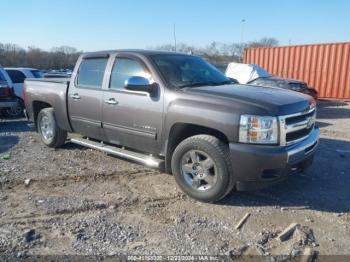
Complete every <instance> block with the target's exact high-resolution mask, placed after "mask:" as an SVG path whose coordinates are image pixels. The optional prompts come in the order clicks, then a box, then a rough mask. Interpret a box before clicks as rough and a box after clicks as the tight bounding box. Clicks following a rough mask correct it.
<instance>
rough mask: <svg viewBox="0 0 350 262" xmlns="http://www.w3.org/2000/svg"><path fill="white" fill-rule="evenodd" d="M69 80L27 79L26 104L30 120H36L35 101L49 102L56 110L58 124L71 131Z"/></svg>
mask: <svg viewBox="0 0 350 262" xmlns="http://www.w3.org/2000/svg"><path fill="white" fill-rule="evenodd" d="M68 85H69V81H68V80H62V79H60V80H57V81H55V80H51V79H50V80H44V79H41V80H34V79H28V80H25V93H26V99H25V106H26V110H27V113H28V116H29V118H30V120H32V121H35V119H34V118H35V107H34V105H35V103H37V102H43V103H47V104H49V105H50V106H51V107H52V108H53V109H54V110H55V116H56V119H57V124H58V125H59V127H60V128H62V129H64V130H67V131H71V126H70V123H69V120H68V109H67V91H68Z"/></svg>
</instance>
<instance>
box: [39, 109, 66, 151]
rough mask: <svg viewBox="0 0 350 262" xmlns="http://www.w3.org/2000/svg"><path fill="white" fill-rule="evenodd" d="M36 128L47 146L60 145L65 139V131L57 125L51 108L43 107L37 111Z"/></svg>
mask: <svg viewBox="0 0 350 262" xmlns="http://www.w3.org/2000/svg"><path fill="white" fill-rule="evenodd" d="M37 130H38V132H39V135H40V138H41V140H42V141H43V143H44V144H45V145H47V146H48V147H59V146H62V145H63V144H64V143H65V141H66V139H67V131H65V130H63V129H61V128H60V127H59V126H58V125H57V122H56V117H55V112H54V110H53V108H44V109H42V110H41V111H40V112H39V115H38V119H37Z"/></svg>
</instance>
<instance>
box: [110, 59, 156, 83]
mask: <svg viewBox="0 0 350 262" xmlns="http://www.w3.org/2000/svg"><path fill="white" fill-rule="evenodd" d="M132 76H142V77H146V78H148V79H149V78H150V75H149V73H147V71H146V70H145V68H144V67H143V65H142V64H141V63H139V62H138V61H136V60H133V59H129V58H117V59H116V60H115V62H114V66H113V70H112V75H111V84H110V88H113V89H124V86H125V80H127V79H129V78H130V77H132Z"/></svg>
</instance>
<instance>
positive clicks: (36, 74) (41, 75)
mask: <svg viewBox="0 0 350 262" xmlns="http://www.w3.org/2000/svg"><path fill="white" fill-rule="evenodd" d="M30 72H31V73H32V74H33V76H34V77H35V78H42V77H43V73H42V72H41V71H39V70H31V71H30Z"/></svg>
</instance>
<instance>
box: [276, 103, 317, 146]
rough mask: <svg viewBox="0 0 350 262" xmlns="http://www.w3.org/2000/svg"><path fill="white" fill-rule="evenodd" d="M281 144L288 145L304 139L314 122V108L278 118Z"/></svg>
mask: <svg viewBox="0 0 350 262" xmlns="http://www.w3.org/2000/svg"><path fill="white" fill-rule="evenodd" d="M279 120H280V130H281V137H280V140H281V141H280V142H281V145H290V144H293V143H297V142H299V141H301V140H304V139H306V138H307V137H308V136H309V135H310V133H311V131H312V130H313V128H314V127H315V122H316V109H315V108H313V109H311V110H309V111H307V112H303V113H298V114H293V115H289V116H283V117H280V118H279Z"/></svg>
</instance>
